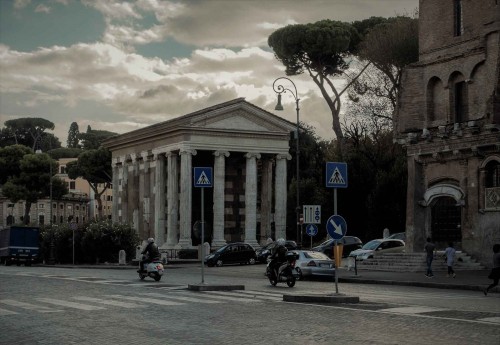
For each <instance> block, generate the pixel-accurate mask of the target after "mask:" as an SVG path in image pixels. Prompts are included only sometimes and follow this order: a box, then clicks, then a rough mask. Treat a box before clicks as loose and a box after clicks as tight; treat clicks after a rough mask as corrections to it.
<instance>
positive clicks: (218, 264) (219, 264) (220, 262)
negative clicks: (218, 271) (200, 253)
mask: <svg viewBox="0 0 500 345" xmlns="http://www.w3.org/2000/svg"><path fill="white" fill-rule="evenodd" d="M215 264H216V265H217V267H222V265H224V263H223V262H222V260H221V259H219V260H217V262H216V263H215Z"/></svg>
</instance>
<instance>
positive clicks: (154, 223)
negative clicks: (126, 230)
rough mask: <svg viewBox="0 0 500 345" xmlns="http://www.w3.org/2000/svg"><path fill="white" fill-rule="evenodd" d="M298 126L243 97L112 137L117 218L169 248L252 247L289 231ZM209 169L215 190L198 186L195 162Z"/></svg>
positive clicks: (114, 211)
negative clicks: (292, 144)
mask: <svg viewBox="0 0 500 345" xmlns="http://www.w3.org/2000/svg"><path fill="white" fill-rule="evenodd" d="M294 129H295V124H292V123H290V122H288V121H286V120H284V119H282V118H280V117H277V116H275V115H273V114H272V113H269V112H267V111H265V110H263V109H261V108H258V107H256V106H255V105H253V104H251V103H248V102H246V101H245V100H244V99H243V98H239V99H235V100H232V101H229V102H225V103H222V104H219V105H216V106H213V107H210V108H206V109H203V110H200V111H197V112H194V113H191V114H187V115H184V116H181V117H179V118H176V119H173V120H169V121H166V122H162V123H159V124H156V125H152V126H149V127H146V128H143V129H140V130H136V131H133V132H129V133H126V134H123V135H119V136H117V137H114V138H111V139H108V140H107V141H106V142H105V143H104V146H105V147H107V148H108V149H109V150H110V151H111V152H112V157H113V158H112V159H113V186H114V188H113V208H112V209H113V220H114V221H117V222H122V223H131V224H133V226H134V228H135V229H136V231H137V232H138V234H139V236H140V237H141V238H142V239H145V238H148V237H155V238H156V241H157V243H158V244H159V245H160V246H161V247H162V248H165V249H179V248H192V247H194V246H196V245H198V244H199V243H200V242H201V238H200V221H201V219H202V217H201V214H202V212H201V211H202V210H201V206H202V204H204V206H205V207H204V210H203V211H204V220H205V234H206V235H205V236H206V238H205V240H206V241H207V242H209V243H211V245H212V247H215V248H217V247H220V246H222V245H224V244H225V243H226V242H233V241H244V242H246V243H249V244H251V245H253V246H258V245H259V244H260V243H263V242H265V239H266V238H268V237H271V236H272V237H276V238H278V237H283V238H285V236H286V209H287V208H286V200H287V197H286V196H287V176H286V171H287V169H286V164H287V163H286V162H287V160H289V159H291V156H290V154H289V140H290V132H291V131H293V130H294ZM194 167H210V168H212V171H213V175H212V176H213V177H212V179H213V181H211V182H212V184H213V188H205V189H204V203H202V202H201V189H200V188H195V187H193V185H194V181H193V168H194Z"/></svg>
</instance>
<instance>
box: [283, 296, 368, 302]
mask: <svg viewBox="0 0 500 345" xmlns="http://www.w3.org/2000/svg"><path fill="white" fill-rule="evenodd" d="M283 301H285V302H302V303H303V302H309V303H334V304H335V303H353V304H354V303H359V297H358V296H347V295H344V294H330V295H320V294H308V295H297V294H294V295H283Z"/></svg>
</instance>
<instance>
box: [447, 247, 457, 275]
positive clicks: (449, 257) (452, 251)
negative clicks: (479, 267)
mask: <svg viewBox="0 0 500 345" xmlns="http://www.w3.org/2000/svg"><path fill="white" fill-rule="evenodd" d="M456 252H457V251H456V250H455V248H453V242H448V247H447V248H446V249H445V250H444V256H445V257H446V265H447V266H448V274H447V275H446V276H447V277H449V276H452V277H453V278H455V277H456V276H457V275H456V274H455V271H454V270H453V262H454V261H455V253H456Z"/></svg>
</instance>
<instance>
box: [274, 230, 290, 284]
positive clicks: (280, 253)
mask: <svg viewBox="0 0 500 345" xmlns="http://www.w3.org/2000/svg"><path fill="white" fill-rule="evenodd" d="M287 251H288V249H287V248H286V247H285V240H284V239H283V238H278V239H277V240H276V247H274V250H273V253H272V254H271V263H270V266H271V269H272V272H273V274H274V275H275V277H278V269H279V268H280V266H281V265H282V264H283V263H284V262H286V252H287Z"/></svg>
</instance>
